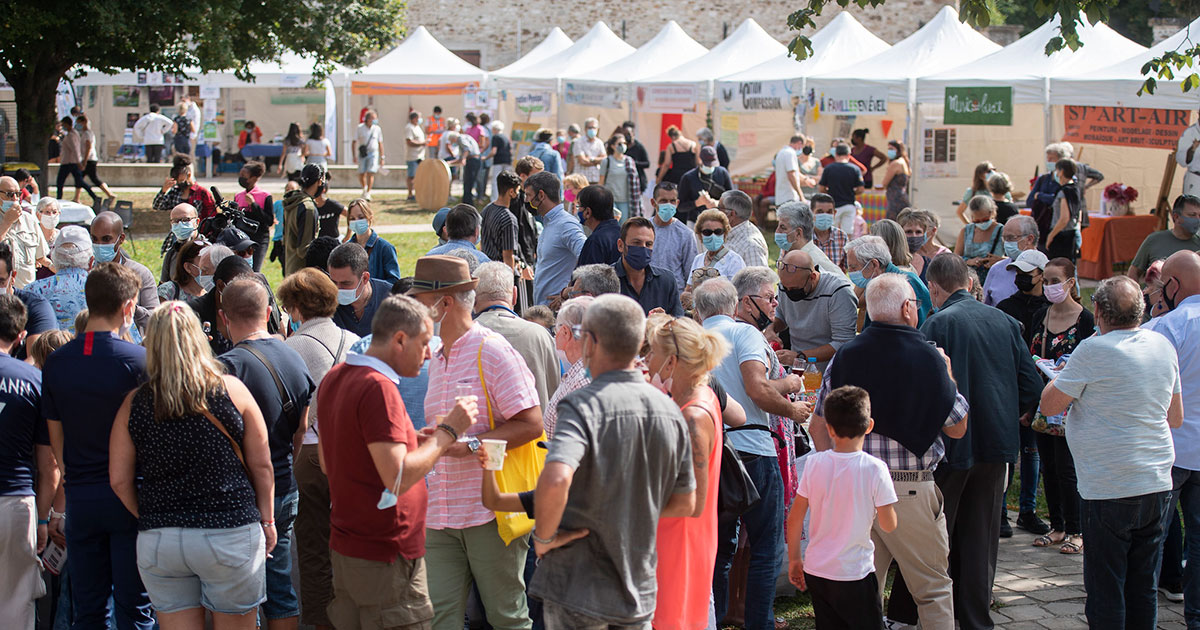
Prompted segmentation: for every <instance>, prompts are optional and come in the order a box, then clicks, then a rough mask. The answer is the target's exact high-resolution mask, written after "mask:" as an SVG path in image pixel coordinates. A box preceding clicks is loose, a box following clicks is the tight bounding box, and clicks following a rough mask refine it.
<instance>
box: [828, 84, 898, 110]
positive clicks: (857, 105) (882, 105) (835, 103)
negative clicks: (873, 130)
mask: <svg viewBox="0 0 1200 630" xmlns="http://www.w3.org/2000/svg"><path fill="white" fill-rule="evenodd" d="M887 96H888V95H887V89H886V88H883V89H880V90H879V91H878V92H875V91H872V90H870V89H869V88H867V89H864V88H852V87H851V88H833V89H824V90H818V91H817V108H818V110H819V111H820V112H821V115H822V116H824V115H826V114H854V115H884V114H887Z"/></svg>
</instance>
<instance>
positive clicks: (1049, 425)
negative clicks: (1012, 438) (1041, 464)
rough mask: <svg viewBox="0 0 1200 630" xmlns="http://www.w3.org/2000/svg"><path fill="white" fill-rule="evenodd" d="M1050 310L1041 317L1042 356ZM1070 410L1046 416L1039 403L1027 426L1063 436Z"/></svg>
mask: <svg viewBox="0 0 1200 630" xmlns="http://www.w3.org/2000/svg"><path fill="white" fill-rule="evenodd" d="M1049 319H1050V312H1049V311H1046V316H1045V318H1043V319H1042V356H1043V357H1045V356H1046V339H1047V338H1049V337H1050V324H1049ZM1068 330H1069V329H1068ZM1070 410H1071V408H1070V407H1067V411H1064V412H1062V413H1061V414H1059V415H1057V416H1046V414H1044V413H1042V408H1041V406H1040V405H1039V406H1038V409H1037V411H1035V412H1034V413H1033V420H1032V421H1030V423H1029V428H1030V429H1033V430H1034V431H1037V432H1038V433H1045V434H1046V435H1053V436H1055V437H1063V436H1065V435H1066V434H1067V412H1069V411H1070Z"/></svg>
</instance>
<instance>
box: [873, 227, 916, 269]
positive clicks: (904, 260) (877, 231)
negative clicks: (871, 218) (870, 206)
mask: <svg viewBox="0 0 1200 630" xmlns="http://www.w3.org/2000/svg"><path fill="white" fill-rule="evenodd" d="M870 232H871V234H874V235H875V236H878V237H880V238H882V239H883V242H884V243H887V246H888V251H890V252H891V253H892V264H893V265H896V266H897V267H899V268H901V269H903V270H905V271H913V272H915V271H916V270H915V269H913V266H912V261H913V255H912V252H910V251H909V250H908V238H907V237H906V236H905V235H904V228H902V227H900V224H899V223H896V222H895V221H893V220H891V219H883V220H881V221H876V222H875V223H873V224H871V229H870Z"/></svg>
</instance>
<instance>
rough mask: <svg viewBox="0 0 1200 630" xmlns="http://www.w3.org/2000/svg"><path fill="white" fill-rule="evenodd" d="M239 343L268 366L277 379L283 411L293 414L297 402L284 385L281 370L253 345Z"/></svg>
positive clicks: (272, 376)
mask: <svg viewBox="0 0 1200 630" xmlns="http://www.w3.org/2000/svg"><path fill="white" fill-rule="evenodd" d="M238 345H239V346H241V347H242V348H244V349H245V350H246V351H247V352H249V353H250V354H252V355H254V358H256V359H258V362H259V363H262V364H263V367H265V368H267V371H268V372H270V373H271V378H272V379H273V380H274V381H275V388H276V389H278V390H279V399H280V400H281V401H283V413H285V414H287V415H289V416H290V415H292V413H293V412H294V411H295V410H296V404H295V403H294V402H293V401H292V397H291V396H289V395H288V393H287V388H286V387H284V385H283V381H282V380H281V379H280V378H279V372H276V371H275V366H273V365H271V362H270V361H268V360H267V358H266V357H264V356H263V354H262V353H261V352H259V351H258V350H256V349H255V348H254V347H253V346H249V345H246V344H245V343H241V344H238Z"/></svg>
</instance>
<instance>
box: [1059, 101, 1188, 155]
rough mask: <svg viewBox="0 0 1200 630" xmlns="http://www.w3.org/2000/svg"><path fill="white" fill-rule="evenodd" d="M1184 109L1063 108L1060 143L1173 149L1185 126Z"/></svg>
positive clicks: (1075, 106)
mask: <svg viewBox="0 0 1200 630" xmlns="http://www.w3.org/2000/svg"><path fill="white" fill-rule="evenodd" d="M1190 113H1191V112H1189V111H1187V110H1184V109H1149V108H1145V107H1093V106H1090V105H1067V106H1066V107H1064V108H1063V123H1064V127H1065V128H1066V132H1065V133H1063V138H1062V139H1063V140H1066V141H1068V142H1084V143H1088V144H1115V145H1120V146H1126V147H1146V148H1150V149H1168V150H1169V149H1174V148H1175V146H1176V143H1177V142H1178V140H1179V135H1180V134H1181V133H1183V130H1184V129H1186V128H1187V126H1188V115H1189V114H1190Z"/></svg>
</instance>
